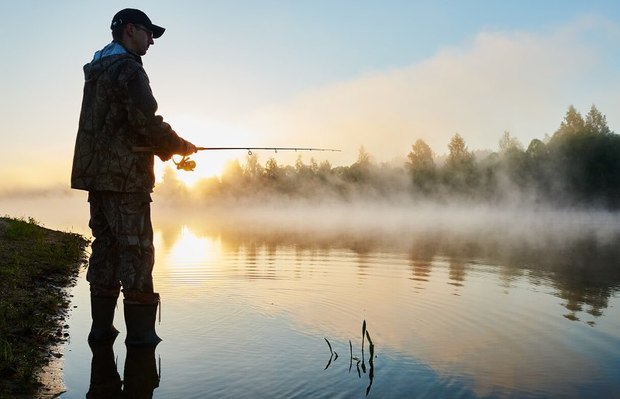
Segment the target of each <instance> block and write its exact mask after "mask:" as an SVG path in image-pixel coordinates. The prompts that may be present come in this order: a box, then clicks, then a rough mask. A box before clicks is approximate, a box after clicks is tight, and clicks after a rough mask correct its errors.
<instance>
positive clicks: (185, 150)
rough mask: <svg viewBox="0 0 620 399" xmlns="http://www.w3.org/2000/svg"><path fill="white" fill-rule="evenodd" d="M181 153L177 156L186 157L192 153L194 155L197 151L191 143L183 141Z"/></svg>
mask: <svg viewBox="0 0 620 399" xmlns="http://www.w3.org/2000/svg"><path fill="white" fill-rule="evenodd" d="M183 147H184V148H183V151H182V152H181V153H180V154H179V155H183V156H185V157H186V156H188V155H192V154H194V153H196V152H197V151H198V150H197V149H196V146H195V145H193V144H192V143H190V142H189V141H187V140H185V143H184V146H183Z"/></svg>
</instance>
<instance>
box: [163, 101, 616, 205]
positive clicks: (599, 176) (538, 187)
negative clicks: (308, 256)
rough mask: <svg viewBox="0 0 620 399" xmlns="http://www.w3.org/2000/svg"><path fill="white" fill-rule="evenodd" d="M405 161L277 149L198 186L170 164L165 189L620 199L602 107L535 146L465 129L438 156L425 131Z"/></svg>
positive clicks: (186, 195)
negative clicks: (467, 133)
mask: <svg viewBox="0 0 620 399" xmlns="http://www.w3.org/2000/svg"><path fill="white" fill-rule="evenodd" d="M403 155H405V152H403ZM403 159H404V161H403V162H401V163H400V164H394V163H393V162H392V163H377V162H375V161H374V158H373V156H372V154H370V153H369V152H368V151H367V150H366V149H365V148H364V147H361V148H360V149H359V155H358V158H357V161H356V162H355V163H353V164H351V165H350V166H337V167H332V165H331V164H330V163H329V162H328V161H323V162H317V161H316V160H315V159H314V158H311V159H310V161H309V163H305V162H304V161H303V158H302V156H299V157H298V158H297V161H296V162H295V165H279V164H278V162H277V160H276V159H275V158H274V157H271V158H269V159H267V161H266V162H265V164H264V165H262V164H261V163H260V162H259V159H258V157H257V155H256V154H252V155H248V156H247V157H246V160H245V164H241V163H240V162H239V161H237V160H235V161H230V162H229V163H228V164H227V166H226V167H225V170H224V172H223V173H222V176H221V178H209V179H203V180H201V181H199V182H197V183H196V185H195V186H194V187H193V188H192V189H188V188H187V187H185V186H184V185H183V184H182V183H181V182H180V181H178V179H177V178H176V176H175V174H174V172H173V171H172V170H167V171H166V172H165V174H164V179H163V182H162V183H160V185H159V186H158V187H157V192H158V193H161V194H162V195H165V196H168V195H170V196H173V197H174V198H177V199H180V200H181V199H182V200H198V201H200V203H206V204H208V203H210V202H219V201H222V200H226V201H229V200H230V201H244V200H256V199H258V200H270V199H273V198H274V196H275V197H279V198H290V199H307V200H320V201H328V200H345V201H351V200H355V199H365V200H387V201H394V200H403V199H414V200H425V201H433V202H439V203H449V202H452V201H454V200H458V201H461V202H462V201H471V202H476V203H489V204H502V203H506V202H510V203H515V204H526V205H536V204H551V205H554V206H559V207H581V206H596V207H602V208H609V209H617V208H618V207H620V136H619V135H617V134H615V133H614V132H613V131H612V130H611V129H610V128H609V126H608V125H607V120H606V117H605V116H604V115H603V114H601V113H600V112H599V110H598V109H597V108H596V107H595V106H592V107H591V109H590V111H589V112H588V113H587V115H586V116H585V118H584V117H583V116H582V115H581V114H580V113H579V112H578V111H577V110H576V109H575V107H573V106H570V107H569V108H568V111H567V112H566V115H565V116H564V119H563V120H562V121H561V123H560V126H559V128H558V130H557V131H556V132H555V133H553V135H551V136H547V137H545V138H543V139H534V140H532V141H531V142H530V143H529V145H528V146H527V147H525V146H524V145H523V144H522V143H520V142H519V141H518V140H517V139H516V138H514V137H512V136H511V135H510V133H509V132H508V131H506V132H504V134H503V135H502V136H501V137H500V138H499V140H498V148H497V150H496V151H494V152H491V151H484V152H473V151H470V150H469V149H468V147H467V144H466V142H465V140H464V139H463V137H461V136H460V135H459V134H458V133H457V134H455V135H454V136H453V137H452V138H451V139H450V142H449V143H448V152H447V155H442V156H437V155H436V154H434V153H433V151H432V150H431V148H430V147H429V146H428V144H427V143H426V142H424V140H421V139H418V140H417V141H415V143H413V144H412V146H411V148H410V149H409V152H408V153H407V154H406V158H405V157H403ZM190 173H191V172H190Z"/></svg>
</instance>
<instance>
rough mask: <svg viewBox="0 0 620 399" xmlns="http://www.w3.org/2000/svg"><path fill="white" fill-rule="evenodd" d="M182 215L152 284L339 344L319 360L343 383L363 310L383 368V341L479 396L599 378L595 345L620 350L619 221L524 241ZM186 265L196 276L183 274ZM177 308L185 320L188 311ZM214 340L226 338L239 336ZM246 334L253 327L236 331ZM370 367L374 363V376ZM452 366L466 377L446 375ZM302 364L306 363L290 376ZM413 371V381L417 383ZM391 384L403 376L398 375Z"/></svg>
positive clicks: (563, 389) (567, 390)
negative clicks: (598, 230) (195, 247)
mask: <svg viewBox="0 0 620 399" xmlns="http://www.w3.org/2000/svg"><path fill="white" fill-rule="evenodd" d="M178 222H179V220H176V221H175V224H173V226H172V229H171V231H176V234H177V236H176V237H177V238H176V240H174V239H171V237H173V236H174V235H173V234H171V233H170V232H165V230H166V225H165V224H163V223H160V227H162V228H163V230H162V233H161V235H162V237H163V236H166V237H168V239H167V240H162V242H161V243H160V245H161V253H162V254H163V257H162V258H160V259H161V260H160V263H159V264H158V270H159V271H158V273H159V279H158V280H157V284H158V285H165V284H168V285H170V286H169V287H163V289H164V290H165V291H166V295H167V297H168V298H169V301H173V302H174V301H178V302H182V301H184V300H185V299H186V298H187V297H188V296H196V297H200V298H202V300H206V301H207V302H212V301H213V298H214V296H217V295H218V294H219V295H221V296H222V298H225V299H224V301H226V300H232V301H234V302H235V303H240V305H241V306H243V307H247V308H248V309H251V310H252V311H256V313H257V314H260V315H263V316H266V317H268V318H269V319H270V320H271V319H273V320H285V321H286V322H287V323H290V324H291V325H292V326H293V328H294V329H295V330H296V331H303V332H304V333H305V334H308V335H316V336H318V337H321V338H320V340H321V343H322V344H323V345H324V344H325V343H324V342H322V339H323V338H322V337H324V336H326V337H328V338H329V340H330V342H331V343H332V344H333V346H334V352H338V354H339V355H340V357H338V358H336V355H334V354H332V353H331V352H330V356H331V357H330V359H325V358H321V359H319V360H317V362H318V363H320V369H321V370H322V369H323V368H324V367H325V363H324V362H325V361H327V363H328V367H327V370H328V371H329V372H330V375H334V376H335V375H336V374H338V375H339V376H340V377H341V378H340V380H339V381H340V382H342V383H343V384H347V383H349V382H350V381H343V380H342V374H343V373H346V372H347V368H346V367H344V366H345V365H344V363H345V362H346V356H344V357H343V356H342V355H343V354H344V353H346V352H347V351H348V349H349V343H348V342H349V341H348V340H349V338H350V331H353V330H357V329H358V328H359V325H358V324H357V323H358V320H360V319H361V318H362V317H363V318H366V319H368V320H373V323H374V324H375V325H377V326H380V328H377V331H376V337H375V336H374V333H373V339H376V340H377V342H379V343H380V347H381V355H382V356H384V357H380V358H379V359H380V361H379V362H378V363H379V365H380V366H379V367H389V366H386V364H387V362H386V358H385V356H386V354H389V353H392V355H390V356H393V357H395V358H397V359H398V361H397V362H396V363H397V364H398V365H397V366H395V367H396V368H399V367H400V365H401V364H403V362H404V363H405V364H423V365H424V367H428V368H429V369H432V370H433V372H434V373H436V375H437V376H438V377H434V378H438V379H439V381H440V382H439V384H440V386H442V385H441V381H443V380H444V379H445V381H449V383H447V384H448V387H447V388H446V387H445V386H444V388H445V389H446V390H445V391H442V392H444V393H445V392H447V393H449V394H454V393H455V392H461V391H459V389H462V390H463V391H462V392H469V391H468V390H467V389H469V388H471V389H472V390H473V391H474V392H475V394H476V395H477V396H485V395H488V396H492V397H497V396H502V395H505V396H510V395H518V393H519V392H520V391H519V390H520V389H524V388H523V387H524V386H527V387H528V388H527V389H525V390H524V391H522V392H520V393H523V394H524V396H527V394H528V393H532V392H547V393H549V392H552V393H553V394H558V395H559V396H562V395H565V396H571V395H573V394H574V389H576V388H574V385H575V384H576V383H575V384H573V383H569V382H568V381H572V380H574V381H583V379H586V380H588V381H596V379H598V378H601V377H600V375H601V369H606V367H607V365H606V364H601V363H599V358H598V357H599V356H600V354H602V353H605V352H608V353H611V355H609V356H610V357H611V358H612V359H616V357H615V356H617V355H620V354H618V351H619V347H618V345H617V342H618V336H617V333H614V332H613V331H614V329H615V327H616V326H617V320H616V321H614V320H608V322H607V323H601V320H603V319H605V316H606V314H607V313H608V312H610V303H611V301H612V298H613V297H614V296H615V295H617V293H618V287H619V282H620V276H619V273H618V271H617V270H616V267H615V265H617V264H618V262H617V260H618V259H620V248H616V247H615V246H614V245H611V244H610V243H611V242H613V241H614V240H615V239H617V238H620V234H615V235H614V236H613V237H615V238H614V240H610V239H609V237H611V235H607V236H606V239H604V240H601V239H600V237H598V236H597V234H595V231H592V230H590V231H584V232H583V234H581V235H573V236H569V237H566V236H564V237H562V239H560V237H559V236H555V235H554V234H555V233H553V232H550V234H549V235H547V236H546V238H545V240H541V241H532V240H531V239H530V237H529V236H528V235H527V234H526V235H523V236H520V237H506V236H505V235H504V234H502V233H503V232H501V231H497V232H494V233H493V234H464V233H463V234H459V233H457V232H454V231H443V230H440V231H424V232H415V231H414V232H410V233H408V234H402V233H389V232H385V231H381V232H372V231H371V232H369V231H361V232H355V231H354V232H351V231H341V230H328V231H313V232H307V231H298V230H295V229H294V228H293V229H289V230H287V229H282V228H278V229H272V228H270V227H269V226H261V228H257V229H252V228H250V227H248V226H247V225H245V226H241V227H239V226H235V225H234V224H233V225H231V224H224V225H216V224H215V223H211V224H208V225H205V224H202V223H200V222H197V221H191V220H188V221H185V224H184V225H182V226H179V225H178ZM474 233H475V232H474ZM186 239H187V240H189V241H196V242H202V243H203V244H201V245H203V247H204V248H208V252H209V254H210V255H202V256H204V258H203V259H194V258H193V257H192V256H190V255H187V256H186V257H185V258H182V257H176V256H173V255H170V256H169V257H166V256H167V254H175V253H179V252H183V251H180V250H179V249H178V248H183V247H184V246H186V244H183V243H182V242H183V241H184V240H186ZM204 248H203V249H204ZM192 253H194V254H195V253H198V252H196V251H194V252H192ZM214 254H215V255H214ZM614 259H615V260H616V261H614ZM184 262H185V263H191V264H193V265H194V266H192V265H185V264H183V263H184ZM197 265H199V266H200V267H198V266H197ZM186 271H190V272H191V273H189V274H191V276H189V275H188V276H187V277H182V275H183V273H185V272H186ZM190 277H191V279H192V282H193V284H194V287H193V289H192V290H189V291H188V290H183V292H182V293H177V291H176V290H177V288H178V286H176V285H175V282H178V281H185V280H186V279H189V278H190ZM177 295H178V296H179V298H175V296H177ZM233 298H234V299H233ZM558 305H562V306H558ZM616 313H617V311H616ZM185 317H187V318H188V319H191V318H192V317H194V313H192V314H190V315H186V316H185ZM211 317H213V316H211ZM222 317H223V316H222ZM608 319H609V318H608ZM206 320H213V318H212V319H208V318H207V319H206ZM235 322H236V323H239V320H236V321H235ZM573 322H577V323H579V324H581V325H583V324H584V323H585V324H587V325H590V326H592V327H593V328H590V327H588V326H587V325H586V326H584V327H583V328H585V329H587V330H592V331H598V335H597V336H596V337H595V338H593V337H589V336H587V335H583V334H586V333H584V332H583V331H582V330H580V329H567V328H566V323H573ZM213 328H215V327H213ZM263 328H264V326H262V325H260V324H259V325H256V326H255V325H252V326H248V331H258V336H259V337H261V335H260V331H261V330H262V329H263ZM225 333H229V332H228V331H226V332H225ZM601 337H602V338H601ZM215 339H216V340H217V342H220V343H221V344H223V345H224V346H226V345H227V344H228V345H236V343H237V342H229V341H227V340H226V338H222V337H217V338H215ZM252 339H253V337H252V336H251V334H249V332H248V333H244V335H243V336H241V337H240V339H239V341H243V340H252ZM271 341H272V337H271V336H270V335H265V336H262V341H261V342H262V345H265V346H266V347H265V352H266V353H268V354H269V353H272V352H276V351H281V348H280V347H279V345H280V344H282V341H274V342H275V343H274V344H273V345H270V342H271ZM293 345H294V343H293ZM344 347H346V348H347V349H346V350H343V348H344ZM337 348H338V349H337ZM311 349H313V348H310V349H309V350H311ZM314 350H318V349H316V348H314ZM352 352H353V351H352V350H351V353H352ZM252 353H254V352H252ZM367 353H368V352H366V354H367ZM393 353H397V355H394V354H393ZM583 353H588V355H583ZM245 355H247V354H245ZM352 356H353V355H352ZM403 358H404V359H409V360H402V359H403ZM619 358H620V357H619ZM372 359H373V363H374V357H372ZM411 359H413V360H411ZM343 360H345V362H343ZM614 361H615V360H614ZM353 363H355V362H353ZM603 363H604V362H603ZM368 365H369V363H360V365H359V369H357V367H353V368H352V370H353V371H352V373H353V374H355V371H356V370H359V376H360V377H363V376H364V375H366V376H369V374H365V373H364V368H363V367H366V366H368ZM341 366H342V367H341ZM347 366H348V363H347ZM343 367H344V368H343ZM334 370H338V372H337V373H336V372H335V371H334ZM378 370H380V371H381V368H379V369H378ZM609 370H617V368H614V367H613V366H612V367H610V368H609ZM418 371H419V370H418ZM368 372H369V368H366V373H368ZM374 372H375V366H374V364H373V377H374ZM610 372H611V371H610ZM326 373H328V372H326ZM391 373H392V374H394V373H396V374H397V375H399V371H395V370H391ZM387 374H389V372H388V373H387ZM420 375H422V374H420ZM455 375H456V376H458V377H459V378H460V379H458V378H457V379H456V380H454V379H453V378H454V377H453V376H455ZM304 377H305V374H304V373H300V375H297V377H291V378H293V379H294V380H295V381H303V380H304ZM381 377H382V378H379V379H376V381H374V383H373V384H372V386H373V387H374V388H372V389H370V390H369V392H370V393H369V395H370V396H372V395H373V393H375V392H378V393H377V395H378V396H377V397H381V394H382V393H385V392H389V391H386V389H388V388H387V387H386V385H384V384H389V383H388V381H389V379H386V369H385V368H384V369H383V371H382V372H381ZM358 378H359V377H358V376H356V379H358ZM402 378H404V376H403V377H402ZM413 378H414V380H415V377H413ZM420 378H422V377H420ZM610 378H611V377H610ZM457 380H458V381H459V382H458V384H457V383H456V382H455V381H457ZM371 381H372V380H371ZM368 382H370V381H368V380H366V384H365V385H364V388H365V389H366V385H367V383H368ZM418 382H419V383H420V384H421V385H420V387H423V386H424V384H425V382H424V381H418ZM426 383H428V382H426ZM398 384H401V385H398V386H399V387H400V388H401V389H402V384H403V382H399V383H398ZM450 384H455V385H450ZM564 385H566V386H564ZM368 386H370V384H368ZM457 386H458V387H457ZM349 388H350V387H349ZM395 389H396V388H395ZM420 389H421V388H420ZM455 390H456V391H455ZM329 392H331V391H329ZM399 392H400V391H399ZM515 392H516V393H515ZM310 396H312V395H310ZM318 396H321V395H318ZM345 396H346V395H345ZM387 396H389V395H387ZM457 396H458V395H457ZM540 396H545V395H543V394H541V395H540ZM548 396H554V395H548Z"/></svg>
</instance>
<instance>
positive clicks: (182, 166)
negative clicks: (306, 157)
mask: <svg viewBox="0 0 620 399" xmlns="http://www.w3.org/2000/svg"><path fill="white" fill-rule="evenodd" d="M229 150H230V151H239V150H244V151H247V152H248V155H252V151H261V150H265V151H273V152H275V153H276V154H277V153H278V151H295V152H297V151H329V152H340V150H337V149H334V148H314V147H196V151H229ZM133 151H134V152H153V151H154V148H153V147H133ZM172 162H174V164H175V165H176V167H177V169H179V170H185V171H188V172H193V171H194V169H196V161H194V160H192V159H189V155H184V156H183V157H182V158H181V160H180V161H179V162H176V161H175V160H174V159H173V160H172Z"/></svg>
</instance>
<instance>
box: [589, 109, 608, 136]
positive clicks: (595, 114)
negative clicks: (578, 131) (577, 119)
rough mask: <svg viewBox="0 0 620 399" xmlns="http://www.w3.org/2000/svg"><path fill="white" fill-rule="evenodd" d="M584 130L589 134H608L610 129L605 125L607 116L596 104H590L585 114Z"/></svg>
mask: <svg viewBox="0 0 620 399" xmlns="http://www.w3.org/2000/svg"><path fill="white" fill-rule="evenodd" d="M585 130H586V131H587V132H588V133H591V134H610V133H611V129H610V128H609V126H607V117H605V115H603V114H602V113H601V112H600V111H599V110H598V109H597V108H596V106H594V105H592V107H591V108H590V111H589V112H588V114H587V115H586V121H585Z"/></svg>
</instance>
